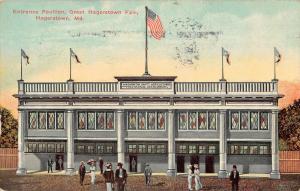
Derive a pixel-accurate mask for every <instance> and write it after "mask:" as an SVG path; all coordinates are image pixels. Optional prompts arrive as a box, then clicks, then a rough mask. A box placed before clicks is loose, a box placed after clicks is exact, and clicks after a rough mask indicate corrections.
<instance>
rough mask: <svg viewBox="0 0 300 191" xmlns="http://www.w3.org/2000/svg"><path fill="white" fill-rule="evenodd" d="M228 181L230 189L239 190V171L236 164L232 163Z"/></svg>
mask: <svg viewBox="0 0 300 191" xmlns="http://www.w3.org/2000/svg"><path fill="white" fill-rule="evenodd" d="M230 181H231V185H232V191H238V190H239V181H240V173H239V171H237V169H236V165H233V167H232V171H231V173H230Z"/></svg>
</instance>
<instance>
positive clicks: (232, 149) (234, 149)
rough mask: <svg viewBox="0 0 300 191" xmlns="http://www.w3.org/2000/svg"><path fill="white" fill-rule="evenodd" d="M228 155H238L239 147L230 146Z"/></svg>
mask: <svg viewBox="0 0 300 191" xmlns="http://www.w3.org/2000/svg"><path fill="white" fill-rule="evenodd" d="M230 154H239V146H237V145H231V146H230Z"/></svg>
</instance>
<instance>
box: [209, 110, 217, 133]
mask: <svg viewBox="0 0 300 191" xmlns="http://www.w3.org/2000/svg"><path fill="white" fill-rule="evenodd" d="M208 117H209V126H208V129H209V130H215V129H216V126H217V124H216V122H217V114H216V113H208Z"/></svg>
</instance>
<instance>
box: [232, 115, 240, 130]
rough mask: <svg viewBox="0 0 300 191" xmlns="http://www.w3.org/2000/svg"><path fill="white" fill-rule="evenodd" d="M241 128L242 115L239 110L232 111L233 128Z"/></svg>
mask: <svg viewBox="0 0 300 191" xmlns="http://www.w3.org/2000/svg"><path fill="white" fill-rule="evenodd" d="M239 128H240V116H239V113H238V112H232V113H231V129H232V130H238V129H239Z"/></svg>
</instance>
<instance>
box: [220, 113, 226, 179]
mask: <svg viewBox="0 0 300 191" xmlns="http://www.w3.org/2000/svg"><path fill="white" fill-rule="evenodd" d="M219 127H220V144H219V152H220V153H219V157H220V170H219V173H218V177H219V178H226V177H227V136H226V131H227V129H226V110H220V126H219Z"/></svg>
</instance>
